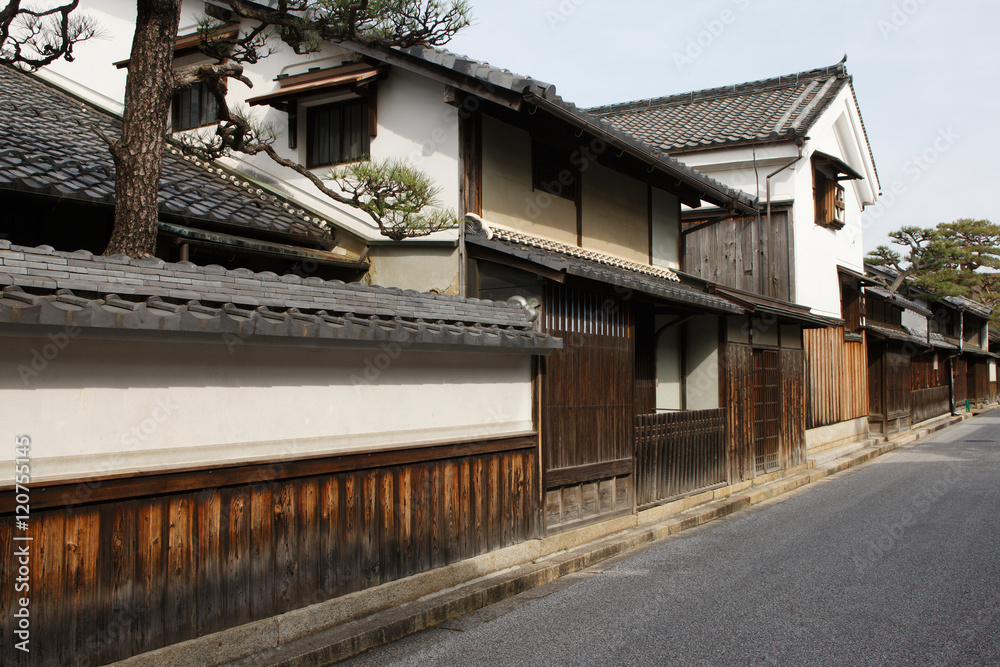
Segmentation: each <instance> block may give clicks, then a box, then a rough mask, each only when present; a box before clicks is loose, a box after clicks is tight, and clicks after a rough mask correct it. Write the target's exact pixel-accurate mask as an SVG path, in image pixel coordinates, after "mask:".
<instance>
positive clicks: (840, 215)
mask: <svg viewBox="0 0 1000 667" xmlns="http://www.w3.org/2000/svg"><path fill="white" fill-rule="evenodd" d="M813 179H814V180H813V184H814V187H813V191H814V192H815V197H816V224H817V225H823V226H824V227H833V228H834V229H840V228H842V227H843V226H844V186H842V185H841V184H840V183H838V182H837V181H836V180H835V179H832V178H830V177H829V176H827V175H826V174H824V173H823V172H821V171H820V170H818V169H814V170H813Z"/></svg>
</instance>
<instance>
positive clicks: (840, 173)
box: [812, 151, 864, 181]
mask: <svg viewBox="0 0 1000 667" xmlns="http://www.w3.org/2000/svg"><path fill="white" fill-rule="evenodd" d="M812 159H813V164H815V165H816V166H818V167H823V168H825V169H826V170H827V171H829V172H831V173H832V174H833V176H834V178H836V179H837V180H838V181H855V180H863V179H864V176H862V175H861V174H859V173H858V172H857V170H855V169H854V167H852V166H851V165H849V164H847V163H846V162H844V161H843V160H841V159H840V158H839V157H834V156H833V155H830V154H829V153H823V152H821V151H816V152H815V153H813V155H812Z"/></svg>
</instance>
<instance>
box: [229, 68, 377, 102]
mask: <svg viewBox="0 0 1000 667" xmlns="http://www.w3.org/2000/svg"><path fill="white" fill-rule="evenodd" d="M387 72H388V68H387V67H385V66H384V65H383V66H375V65H369V64H368V63H352V64H350V65H341V66H339V67H329V68H326V69H318V70H314V71H310V72H306V73H305V74H299V75H296V76H289V77H282V78H279V79H278V85H279V86H280V87H279V88H278V90H276V91H274V92H272V93H267V94H266V95H259V96H257V97H251V98H250V99H248V100H247V103H248V104H250V105H251V106H253V105H259V104H266V105H269V106H272V107H276V108H281V107H282V105H284V104H285V103H286V102H288V101H290V100H294V99H296V98H299V97H305V96H306V95H316V94H318V93H329V92H333V91H337V90H352V91H353V90H355V89H357V88H358V87H359V86H362V85H365V84H368V83H372V82H374V81H378V80H379V79H382V78H384V77H385V75H386V73H387Z"/></svg>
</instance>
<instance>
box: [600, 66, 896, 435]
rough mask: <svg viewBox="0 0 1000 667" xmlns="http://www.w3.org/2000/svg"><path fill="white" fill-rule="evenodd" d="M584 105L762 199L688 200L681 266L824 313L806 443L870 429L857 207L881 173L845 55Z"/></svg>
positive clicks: (810, 372)
mask: <svg viewBox="0 0 1000 667" xmlns="http://www.w3.org/2000/svg"><path fill="white" fill-rule="evenodd" d="M845 60H846V59H845ZM591 112H592V113H594V114H596V115H598V116H600V117H601V118H604V119H606V120H608V121H610V122H612V123H614V124H615V125H616V126H618V127H621V128H622V129H624V130H626V131H628V132H631V133H633V134H635V135H637V136H639V137H641V138H642V139H644V140H646V141H648V142H649V143H650V144H652V145H653V146H656V147H658V148H660V149H662V150H665V151H668V152H669V153H670V154H671V155H672V156H673V157H675V158H677V159H679V160H681V161H682V162H684V164H687V165H689V166H691V167H693V168H695V169H698V170H699V171H702V172H704V173H705V174H707V175H709V176H712V177H713V178H716V179H718V180H720V181H722V182H723V183H726V184H727V185H729V186H731V187H733V188H736V189H739V190H742V191H744V192H747V193H750V194H753V195H754V196H757V197H759V198H760V201H761V207H760V214H754V215H750V216H743V215H733V214H732V213H731V212H730V211H727V210H725V209H724V208H712V207H702V208H700V209H693V210H685V211H684V213H683V219H684V225H683V231H682V234H681V244H682V255H683V262H682V268H683V270H684V271H686V272H688V273H691V274H693V275H697V276H699V277H700V278H702V279H704V280H708V281H711V282H713V283H717V284H720V285H725V286H727V287H729V288H735V289H739V290H743V291H744V292H748V293H752V294H756V295H759V296H761V297H766V298H769V299H777V300H781V301H784V302H790V303H795V304H797V305H799V306H802V307H805V308H808V309H809V310H810V311H811V312H812V313H813V314H814V315H817V316H820V317H824V318H827V319H826V324H827V325H828V326H825V327H823V326H815V327H811V328H808V329H806V330H805V332H804V349H805V359H806V361H805V373H806V378H807V381H806V386H805V390H804V393H805V401H806V414H805V419H806V427H807V431H806V435H805V438H806V442H807V446H808V447H809V448H812V449H818V448H822V447H830V446H833V445H836V444H838V443H840V442H846V441H850V440H854V439H859V438H863V437H865V436H866V435H867V428H868V398H867V395H866V394H867V387H868V378H867V361H866V352H865V332H864V329H863V327H862V326H861V319H862V316H863V309H862V300H861V291H862V290H861V288H862V286H863V284H864V283H865V282H866V278H865V277H864V275H863V273H864V268H863V255H862V250H861V248H862V243H861V232H862V225H861V212H862V210H863V209H864V207H865V206H869V205H871V204H873V203H875V201H876V200H877V197H878V193H879V183H878V174H877V171H876V169H875V163H874V160H873V157H872V153H871V148H870V145H869V143H868V138H867V134H866V132H865V127H864V122H863V120H862V118H861V112H860V108H859V106H858V102H857V97H856V95H855V91H854V85H853V80H852V77H851V76H850V75H849V74H848V72H847V69H846V66H845V64H844V62H843V61H842V62H840V63H838V64H836V65H833V66H831V67H823V68H819V69H815V70H810V71H806V72H800V73H797V74H792V75H789V76H780V77H776V78H772V79H766V80H762V81H754V82H749V83H742V84H737V85H734V86H726V87H723V88H714V89H709V90H700V91H694V92H690V93H682V94H677V95H671V96H668V97H661V98H653V99H648V100H641V101H636V102H628V103H624V104H614V105H610V106H604V107H600V108H596V109H592V110H591ZM791 372H792V371H791V369H789V371H788V373H791ZM786 375H787V373H786Z"/></svg>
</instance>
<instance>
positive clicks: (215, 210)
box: [0, 67, 332, 245]
mask: <svg viewBox="0 0 1000 667" xmlns="http://www.w3.org/2000/svg"><path fill="white" fill-rule="evenodd" d="M95 126H96V127H99V128H100V129H102V130H103V131H104V132H105V133H107V134H108V135H110V136H112V137H115V136H118V135H119V134H120V132H121V120H120V119H119V118H118V117H116V116H114V115H112V114H110V113H108V112H105V111H101V110H98V109H96V108H94V107H91V106H89V105H87V104H85V103H84V102H82V101H80V100H78V99H76V98H74V97H72V96H71V95H69V94H68V93H65V92H63V91H61V90H59V89H57V88H55V87H54V86H52V85H49V84H47V83H45V82H44V81H42V80H41V79H39V78H38V77H35V76H32V75H29V74H24V73H22V72H18V71H15V70H13V69H11V68H9V67H0V190H4V189H6V190H18V191H23V192H30V193H37V194H45V195H52V196H56V197H63V198H71V199H79V200H82V201H86V202H92V203H98V204H107V205H114V197H115V166H114V162H113V161H112V159H111V154H110V153H109V152H108V148H107V146H106V145H105V144H104V142H103V140H101V138H100V137H98V135H97V134H96V133H95V132H94V130H93V128H94V127H95ZM160 211H161V213H163V214H172V215H174V216H178V217H179V218H186V219H188V220H191V221H204V222H210V223H217V224H219V223H221V224H227V225H235V226H237V227H240V228H244V229H246V230H251V229H258V230H262V231H267V232H278V233H282V234H288V235H291V236H294V237H298V238H300V239H302V240H306V241H310V242H316V243H319V244H320V245H330V244H331V242H332V236H331V234H330V231H329V228H328V227H327V223H326V221H323V220H321V219H319V218H316V217H314V216H311V215H310V214H309V213H307V212H305V211H302V210H301V209H297V208H295V207H294V206H292V205H290V204H289V203H288V202H286V201H284V200H283V199H281V198H278V197H276V196H275V195H274V194H272V193H270V192H267V191H265V190H263V189H261V188H260V187H259V186H257V185H253V184H251V183H249V182H247V181H245V180H244V179H242V178H240V177H239V176H237V175H236V174H235V173H233V172H230V171H229V170H226V169H223V168H221V167H219V166H218V165H212V164H207V163H204V162H201V161H199V160H197V159H195V158H193V157H189V156H186V155H184V154H182V153H181V151H179V150H178V149H177V148H175V147H173V146H169V147H168V148H167V150H166V151H165V154H164V161H163V176H162V178H161V179H160Z"/></svg>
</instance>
